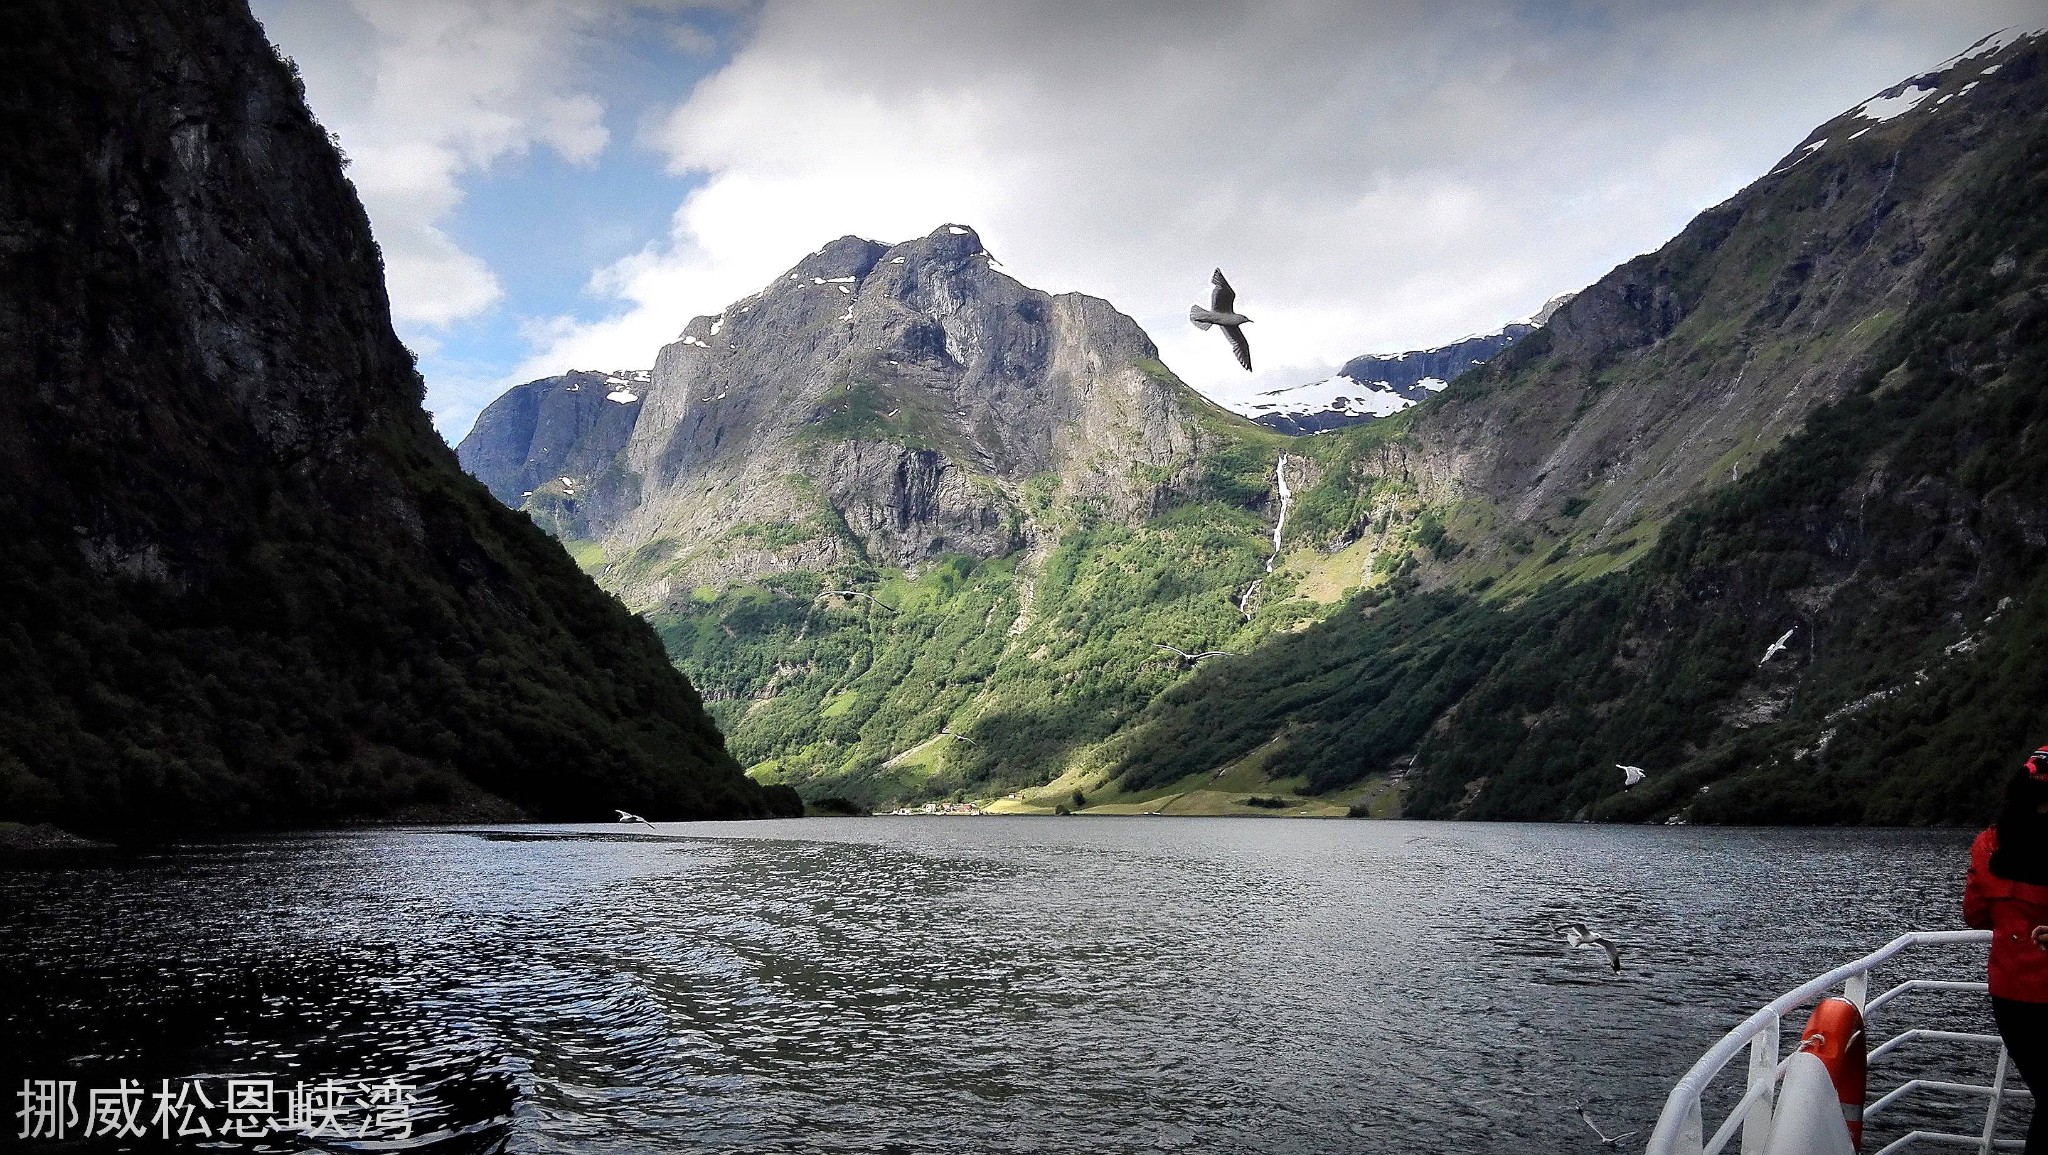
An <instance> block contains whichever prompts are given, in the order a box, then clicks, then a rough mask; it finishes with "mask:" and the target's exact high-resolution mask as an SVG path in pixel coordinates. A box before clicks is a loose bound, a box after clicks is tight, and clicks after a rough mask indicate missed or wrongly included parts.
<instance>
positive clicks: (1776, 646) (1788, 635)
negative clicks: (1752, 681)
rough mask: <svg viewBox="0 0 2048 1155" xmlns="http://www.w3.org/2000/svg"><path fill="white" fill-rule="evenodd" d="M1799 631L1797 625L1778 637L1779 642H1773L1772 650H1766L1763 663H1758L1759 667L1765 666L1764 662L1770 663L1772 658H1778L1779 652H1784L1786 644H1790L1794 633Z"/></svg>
mask: <svg viewBox="0 0 2048 1155" xmlns="http://www.w3.org/2000/svg"><path fill="white" fill-rule="evenodd" d="M1798 629H1799V627H1798V626H1796V625H1795V626H1793V627H1792V628H1791V629H1789V630H1786V631H1785V632H1784V633H1782V634H1779V635H1778V640H1777V641H1775V642H1772V643H1771V648H1770V649H1768V650H1765V651H1764V657H1763V661H1762V662H1758V663H1757V665H1759V666H1761V665H1763V664H1764V662H1768V661H1770V660H1771V659H1772V658H1775V657H1777V656H1778V651H1779V650H1782V649H1784V648H1785V643H1786V642H1789V641H1791V640H1792V635H1793V633H1794V632H1795V631H1797V630H1798Z"/></svg>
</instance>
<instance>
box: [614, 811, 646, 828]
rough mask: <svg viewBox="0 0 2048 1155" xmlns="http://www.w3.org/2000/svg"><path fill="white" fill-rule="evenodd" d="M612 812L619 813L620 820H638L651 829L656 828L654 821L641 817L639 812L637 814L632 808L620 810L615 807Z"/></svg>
mask: <svg viewBox="0 0 2048 1155" xmlns="http://www.w3.org/2000/svg"><path fill="white" fill-rule="evenodd" d="M612 813H614V814H617V815H618V816H619V821H620V822H638V823H639V824H640V825H642V826H645V827H646V828H647V829H649V830H652V829H654V823H652V822H649V821H647V820H646V819H645V818H642V817H640V816H639V815H638V814H635V813H633V812H632V811H630V810H620V809H617V808H616V807H614V808H613V810H612Z"/></svg>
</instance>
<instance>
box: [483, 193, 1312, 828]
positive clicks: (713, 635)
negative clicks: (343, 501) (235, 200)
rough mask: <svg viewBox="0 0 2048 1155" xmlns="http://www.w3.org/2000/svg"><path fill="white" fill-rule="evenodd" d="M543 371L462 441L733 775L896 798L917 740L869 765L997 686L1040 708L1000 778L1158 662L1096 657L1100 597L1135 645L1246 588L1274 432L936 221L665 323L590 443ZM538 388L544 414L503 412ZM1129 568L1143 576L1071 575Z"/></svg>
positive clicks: (1127, 690) (1122, 699) (1151, 688)
mask: <svg viewBox="0 0 2048 1155" xmlns="http://www.w3.org/2000/svg"><path fill="white" fill-rule="evenodd" d="M558 380H559V379H558ZM565 389H566V387H565V386H563V385H560V384H558V383H554V382H540V383H536V384H535V385H533V386H527V387H524V390H523V391H515V392H514V393H513V394H510V395H508V396H506V397H505V398H503V399H501V400H500V401H499V402H497V403H496V404H494V405H493V406H492V407H491V409H490V410H489V411H488V413H487V415H486V418H485V419H484V420H481V421H479V423H478V426H477V429H476V430H475V431H474V432H472V433H471V434H470V436H469V437H468V438H466V439H465V440H464V442H463V445H462V448H461V455H462V457H463V459H464V460H465V461H466V462H468V463H470V465H471V468H472V469H473V470H475V471H476V472H477V473H478V475H479V476H481V477H483V478H484V479H485V480H486V481H488V482H489V483H490V484H491V485H492V486H493V488H494V489H496V490H497V491H498V492H499V493H500V494H501V495H505V496H506V497H507V498H508V500H512V501H515V502H517V503H519V504H522V505H523V506H524V507H525V508H526V509H527V510H528V511H529V512H531V513H533V514H534V516H535V517H536V519H538V520H542V521H543V523H544V524H548V525H551V526H552V527H554V528H555V530H556V532H558V533H559V534H560V535H561V536H562V537H563V538H564V540H565V542H566V544H568V545H569V547H570V548H571V550H572V551H574V552H575V553H576V554H577V555H578V557H579V558H580V559H582V560H583V561H584V562H585V563H586V564H587V565H588V566H589V568H590V569H591V570H592V572H594V573H596V574H597V575H598V576H599V580H600V581H601V582H602V583H603V584H604V585H605V586H607V587H608V588H610V589H612V590H614V591H616V592H617V593H619V594H620V595H621V596H622V597H624V598H625V599H626V600H627V601H628V603H629V604H632V605H634V606H637V607H640V608H642V609H644V610H645V611H646V612H648V613H649V614H650V615H651V616H652V617H653V618H654V620H655V622H656V623H657V625H658V627H659V628H660V629H661V630H662V632H663V636H664V637H665V638H666V639H667V640H668V642H669V645H670V648H671V651H672V652H673V653H674V654H675V655H676V656H677V658H678V660H679V661H680V662H681V664H682V665H683V666H684V668H685V669H687V670H689V671H690V672H691V674H692V675H693V676H694V677H695V678H697V680H698V681H699V683H700V684H701V685H703V686H705V687H706V689H707V695H708V697H709V698H710V699H711V700H712V708H713V710H714V712H716V713H717V714H718V716H719V717H720V719H721V721H723V722H724V724H725V725H726V726H727V728H728V731H729V732H730V733H732V734H733V736H734V741H735V746H736V748H737V749H739V750H740V751H741V752H742V755H743V756H744V757H746V758H747V759H748V761H750V762H752V763H754V764H755V765H756V767H757V770H758V771H759V772H761V773H763V774H764V775H767V776H770V777H776V776H780V777H784V778H787V779H788V780H791V781H797V782H801V783H804V784H805V787H806V790H807V791H808V792H810V793H812V794H814V795H815V794H817V793H819V792H821V791H824V790H828V789H841V790H846V791H850V792H853V793H856V794H860V795H861V796H862V797H863V798H864V799H868V800H875V801H883V800H888V799H890V798H893V797H898V796H900V795H901V793H902V792H904V791H908V792H911V793H915V792H917V791H920V790H924V789H926V787H927V786H928V785H929V783H928V782H927V779H928V778H930V777H931V776H932V775H933V774H938V773H940V772H941V771H942V770H943V768H944V766H945V765H947V764H949V763H948V759H947V758H944V757H939V756H938V753H937V752H934V751H930V750H926V751H924V753H923V754H921V755H919V756H918V757H919V758H920V759H921V760H919V761H917V762H916V767H917V768H916V769H907V768H905V764H904V763H901V762H900V761H898V759H899V758H900V757H901V756H902V755H904V754H905V753H906V751H907V750H908V749H910V748H912V747H918V746H919V745H920V744H923V743H928V742H930V741H933V740H935V739H936V738H937V737H938V736H939V735H941V734H942V733H944V732H946V731H948V730H949V729H957V728H964V727H965V726H967V725H969V724H970V723H969V718H970V717H979V716H981V715H982V714H983V713H987V712H989V711H991V710H995V709H997V708H998V707H1000V706H1002V705H1003V703H1004V702H1005V701H1011V702H1015V703H1018V704H1021V703H1023V702H1027V701H1028V702H1031V703H1035V706H1034V707H1033V708H1035V709H1042V710H1043V711H1044V712H1046V713H1050V714H1060V715H1062V717H1061V718H1060V719H1058V720H1047V721H1045V722H1044V723H1043V724H1042V725H1039V726H1037V727H1035V728H1034V729H1033V732H1032V734H1031V735H1029V736H1027V737H1026V738H1024V739H1021V740H1020V741H1019V742H1018V743H1017V744H1015V745H1014V746H1013V747H1012V749H1013V750H1014V751H1015V753H1016V759H1017V761H1016V765H1015V766H1014V767H1012V768H1010V769H1009V770H1006V771H1005V773H1006V774H1011V775H1013V776H1015V777H1017V778H1018V779H1019V780H1020V781H1023V780H1029V779H1031V778H1032V777H1033V776H1034V775H1036V776H1042V775H1043V770H1044V768H1045V767H1046V766H1048V765H1050V764H1051V761H1053V760H1056V759H1057V757H1058V756H1060V754H1061V751H1063V750H1064V749H1065V746H1064V744H1065V743H1067V742H1068V741H1069V739H1068V738H1067V737H1066V732H1067V731H1068V730H1069V729H1072V728H1075V727H1078V728H1080V729H1081V730H1084V731H1086V732H1089V733H1095V732H1098V731H1099V732H1107V730H1108V729H1113V728H1114V719H1115V718H1117V717H1125V716H1128V715H1129V714H1130V713H1132V712H1133V711H1135V710H1137V709H1138V708H1140V707H1141V706H1142V705H1143V703H1144V702H1145V701H1147V700H1149V696H1150V695H1151V694H1153V693H1156V692H1157V690H1158V689H1160V688H1163V687H1164V686H1165V685H1167V684H1170V683H1171V682H1172V681H1173V680H1175V679H1176V678H1177V677H1178V676H1179V671H1178V670H1177V669H1174V668H1173V667H1172V666H1171V665H1162V664H1160V663H1159V662H1158V661H1157V660H1156V659H1157V657H1158V655H1159V653H1160V651H1159V650H1158V649H1156V648H1155V647H1153V646H1151V645H1149V644H1145V643H1143V642H1141V641H1139V639H1138V638H1136V637H1123V638H1121V639H1120V640H1117V641H1116V642H1115V646H1116V652H1115V654H1114V655H1110V654H1107V653H1106V652H1104V650H1103V649H1102V647H1103V646H1104V645H1106V644H1108V642H1107V640H1106V639H1107V635H1106V634H1104V632H1103V627H1104V625H1105V624H1106V623H1104V622H1103V621H1102V620H1101V619H1102V617H1103V612H1104V611H1105V610H1106V609H1107V608H1108V606H1109V605H1110V604H1111V603H1112V602H1115V601H1119V600H1129V601H1130V602H1131V605H1130V608H1131V609H1132V610H1133V611H1134V612H1136V613H1138V614H1139V616H1140V617H1145V618H1150V617H1154V616H1161V617H1175V618H1179V619H1185V620H1181V621H1180V622H1179V624H1177V625H1174V626H1173V627H1171V628H1165V627H1162V629H1161V631H1160V634H1161V638H1162V639H1164V638H1165V637H1167V636H1169V635H1170V636H1173V637H1190V636H1194V634H1196V633H1201V634H1204V635H1207V634H1217V635H1228V634H1231V633H1233V632H1235V631H1237V630H1238V629H1240V628H1242V627H1243V626H1244V625H1245V624H1246V621H1247V617H1248V615H1247V614H1246V613H1245V612H1243V611H1241V610H1240V608H1239V605H1240V602H1243V603H1245V604H1246V605H1251V604H1253V603H1255V602H1256V600H1257V599H1256V597H1255V596H1253V595H1252V594H1250V593H1248V592H1247V591H1248V590H1249V588H1250V587H1251V586H1252V585H1253V583H1254V581H1255V579H1256V576H1257V574H1258V572H1259V567H1260V564H1261V560H1262V558H1263V557H1264V552H1265V551H1264V550H1263V548H1262V539H1263V537H1264V535H1265V531H1264V530H1263V529H1261V528H1258V527H1257V525H1256V523H1257V521H1258V519H1259V518H1260V516H1261V514H1260V513H1257V512H1254V511H1256V510H1262V509H1263V508H1264V506H1265V505H1266V504H1267V503H1269V502H1270V500H1271V498H1272V482H1273V471H1274V466H1275V463H1276V460H1277V456H1278V453H1277V447H1278V444H1279V442H1280V441H1281V440H1282V439H1281V438H1279V437H1277V436H1276V435H1274V434H1271V433H1269V432H1267V431H1265V430H1262V429H1259V428H1258V427H1257V426H1255V425H1253V424H1251V423H1250V422H1247V421H1244V420H1242V419H1240V418H1236V417H1234V416H1232V415H1230V414H1228V413H1226V412H1225V411H1223V410H1222V409H1220V408H1218V407H1216V406H1215V405H1213V404H1211V403H1210V402H1208V401H1207V400H1205V399H1203V398H1202V397H1201V396H1200V395H1199V394H1197V393H1195V392H1194V391H1193V390H1191V389H1189V388H1187V387H1186V386H1185V385H1183V384H1182V383H1181V382H1180V381H1179V380H1177V379H1176V378H1175V377H1174V376H1173V375H1172V374H1171V373H1170V372H1169V371H1168V370H1167V369H1166V368H1165V366H1163V365H1161V364H1160V363H1159V361H1158V352H1157V349H1156V348H1155V347H1154V346H1153V344H1152V342H1151V340H1150V339H1149V338H1147V337H1146V336H1145V334H1144V333H1143V331H1142V330H1140V329H1139V328H1138V326H1137V324H1136V323H1135V322H1133V321H1132V320H1131V319H1130V318H1129V317H1126V316H1124V315H1123V314H1121V313H1119V312H1117V311H1116V310H1115V309H1114V308H1112V307H1110V305H1109V304H1108V303H1107V302H1104V301H1101V300H1099V299H1096V298H1093V297H1087V296H1083V295H1080V294H1066V295H1060V296H1053V295H1049V294H1046V293H1043V292H1039V291H1037V290H1034V289H1030V288H1028V287H1026V286H1024V285H1022V284H1019V283H1018V282H1017V281H1015V280H1014V279H1012V278H1011V277H1009V276H1007V275H1006V274H1004V273H1003V272H1002V271H1001V269H1000V267H999V265H998V264H997V262H996V261H995V259H994V258H993V257H992V256H991V255H990V254H989V253H988V252H987V250H986V249H985V248H983V246H982V244H981V240H980V238H979V237H978V236H977V235H976V234H975V233H974V231H973V230H972V229H969V228H967V227H965V226H961V225H942V226H940V227H939V228H937V229H936V230H934V231H933V232H932V233H931V234H929V235H928V236H925V237H921V238H918V239H915V240H911V241H907V242H904V243H902V244H897V245H885V244H881V243H877V242H873V241H867V240H862V239H860V238H855V237H846V238H842V239H840V240H837V241H834V242H833V243H831V244H829V245H827V246H825V247H824V248H822V249H820V250H818V251H817V252H815V253H813V254H811V255H810V256H809V257H807V258H805V259H804V260H803V261H801V262H799V263H798V264H797V265H796V267H794V268H793V269H791V270H790V271H789V272H787V273H785V274H783V275H782V276H780V277H778V278H776V280H775V281H774V282H773V283H771V284H770V285H768V286H766V287H765V288H763V289H762V290H761V291H760V292H758V293H756V294H754V295H753V296H750V297H748V298H746V299H744V300H741V301H737V302H734V303H733V304H732V305H731V306H730V307H728V308H727V309H726V310H725V311H724V312H723V313H721V314H718V315H716V316H705V317H698V318H696V319H694V320H692V321H691V322H690V323H689V325H688V326H687V327H686V328H685V329H684V330H683V333H682V335H681V336H680V337H679V339H678V340H677V341H676V342H675V343H673V344H671V345H669V346H668V347H667V348H666V349H664V350H662V352H661V355H660V357H659V359H658V360H657V362H656V364H655V367H654V370H653V373H652V378H651V380H650V382H649V383H648V385H647V387H646V390H645V393H644V396H643V397H642V398H641V400H640V402H639V406H638V408H639V413H638V417H637V420H636V421H635V422H634V424H633V428H632V430H631V435H630V437H629V438H628V439H627V441H626V443H625V445H624V447H623V449H622V450H620V451H618V452H616V453H615V454H613V455H612V456H610V457H609V458H606V457H604V456H603V455H602V454H596V453H589V452H587V450H588V449H589V448H590V447H591V446H593V445H596V444H598V442H597V441H596V440H594V438H596V437H598V433H597V432H595V431H597V430H599V429H601V428H602V429H609V427H601V426H589V427H588V428H589V429H590V430H592V432H584V430H585V428H586V425H585V422H586V421H587V415H586V413H585V410H583V409H573V408H571V403H570V402H567V401H563V400H561V399H560V394H561V393H562V392H564V391H565ZM551 397H552V398H555V399H556V400H555V401H554V404H556V405H558V406H560V407H561V413H562V416H561V417H560V418H559V419H558V420H557V421H556V422H555V423H554V424H553V425H552V426H550V425H548V423H547V422H546V421H545V420H542V419H537V418H529V417H528V414H530V413H539V412H540V411H541V410H542V409H543V408H545V406H546V405H547V404H548V403H549V402H548V400H547V399H548V398H551ZM576 404H583V405H588V404H589V403H588V402H578V403H576ZM608 416H610V415H608ZM611 419H612V420H613V421H615V422H617V423H619V424H620V425H621V426H622V425H623V423H624V422H625V421H626V420H627V419H628V414H627V413H626V411H625V409H624V408H623V407H622V408H621V411H620V413H619V414H618V415H616V416H612V417H611ZM548 429H552V430H553V432H547V433H545V434H544V435H543V433H544V431H545V430H548ZM613 436H614V434H613V433H611V432H604V433H603V437H605V438H612V437H613ZM605 444H611V442H610V441H606V442H605ZM562 462H569V464H559V463H562ZM1169 512H1171V513H1172V514H1173V516H1175V517H1177V518H1178V519H1179V520H1178V522H1177V523H1176V524H1174V525H1171V526H1164V525H1157V524H1154V523H1155V522H1157V521H1158V520H1159V519H1160V517H1161V516H1162V515H1167V514H1168V513H1169ZM1221 523H1227V524H1228V527H1229V528H1228V530H1227V534H1226V533H1225V531H1224V530H1223V528H1222V524H1221ZM1248 524H1249V526H1250V528H1249V529H1247V528H1246V527H1247V525H1248ZM1075 534H1084V535H1088V536H1089V540H1090V542H1091V543H1092V544H1091V546H1090V547H1089V548H1088V549H1086V550H1083V551H1081V552H1080V553H1078V554H1077V553H1076V551H1074V550H1073V549H1070V548H1068V547H1069V546H1070V545H1071V544H1072V542H1073V539H1074V535H1075ZM1219 535H1224V536H1223V537H1219ZM1225 538H1227V540H1226V539H1225ZM1181 543H1185V544H1186V546H1187V548H1185V549H1183V548H1176V547H1177V546H1179V545H1180V544H1181ZM1134 565H1136V566H1142V568H1145V569H1147V570H1152V571H1158V572H1159V573H1160V574H1162V575H1163V574H1165V573H1169V572H1170V573H1171V574H1172V577H1171V580H1170V581H1168V580H1167V579H1166V578H1165V577H1164V576H1161V577H1160V578H1158V579H1157V580H1158V581H1160V582H1164V583H1165V585H1164V586H1161V587H1160V588H1157V589H1154V590H1153V592H1152V595H1148V596H1147V597H1146V598H1138V597H1136V595H1135V593H1134V592H1133V591H1124V590H1119V591H1117V592H1115V593H1113V594H1112V593H1111V592H1109V591H1107V590H1103V589H1096V588H1095V587H1094V586H1093V585H1092V584H1091V583H1092V582H1093V580H1094V579H1095V578H1096V577H1098V576H1100V577H1108V576H1110V575H1109V574H1107V573H1104V572H1101V571H1103V570H1104V569H1105V568H1106V569H1108V570H1113V571H1114V580H1115V581H1116V582H1117V583H1119V584H1121V583H1124V582H1126V581H1128V580H1130V567H1132V566H1134ZM1169 587H1170V588H1169ZM831 591H841V592H839V593H836V594H835V593H832V592H831ZM1091 591H1092V592H1091ZM1091 599H1093V600H1092V602H1091ZM1180 599H1188V600H1191V601H1192V600H1199V601H1201V602H1202V607H1201V608H1200V610H1199V611H1195V610H1190V609H1189V608H1188V607H1187V606H1181V605H1178V604H1177V603H1178V601H1179V600H1180ZM1190 615H1192V616H1190ZM1082 619H1086V623H1087V624H1086V626H1085V627H1080V628H1077V627H1079V626H1080V622H1081V620H1082ZM1258 628H1259V629H1264V628H1267V626H1266V625H1265V624H1264V623H1261V624H1260V625H1259V626H1258ZM941 637H943V638H945V639H947V640H946V641H945V642H944V643H942V645H943V647H944V648H943V649H942V650H934V649H932V648H931V647H932V646H934V645H939V644H941V643H936V642H935V641H934V639H935V638H941ZM1013 676H1014V677H1015V679H1016V684H1015V685H1014V686H1013V687H1012V688H1011V690H1010V691H1009V692H1008V693H998V692H997V691H996V689H995V684H996V683H997V682H1000V681H1003V680H1005V679H1008V678H1011V677H1013ZM952 741H956V740H954V739H944V740H943V741H942V744H943V742H952ZM957 741H958V743H959V748H960V749H963V750H964V749H966V747H967V744H968V742H969V741H971V740H970V739H966V738H964V737H963V738H961V739H958V740H957ZM941 776H943V775H941ZM835 784H836V785H835Z"/></svg>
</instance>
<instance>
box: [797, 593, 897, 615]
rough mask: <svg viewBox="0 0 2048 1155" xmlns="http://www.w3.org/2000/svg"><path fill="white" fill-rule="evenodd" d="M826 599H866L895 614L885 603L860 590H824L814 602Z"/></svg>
mask: <svg viewBox="0 0 2048 1155" xmlns="http://www.w3.org/2000/svg"><path fill="white" fill-rule="evenodd" d="M826 598H845V599H846V600H847V601H852V600H853V599H855V598H866V599H868V600H869V601H871V602H874V603H875V604H876V605H878V606H881V607H882V608H883V609H885V610H888V611H889V612H890V613H892V614H893V613H895V612H896V611H895V609H894V608H892V607H891V606H890V605H889V604H888V603H887V602H884V601H882V600H880V599H878V598H876V597H875V595H873V594H869V593H862V592H861V591H860V590H826V591H825V592H824V593H821V594H819V595H818V597H817V599H816V600H818V601H823V600H825V599H826Z"/></svg>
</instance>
